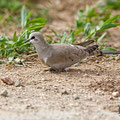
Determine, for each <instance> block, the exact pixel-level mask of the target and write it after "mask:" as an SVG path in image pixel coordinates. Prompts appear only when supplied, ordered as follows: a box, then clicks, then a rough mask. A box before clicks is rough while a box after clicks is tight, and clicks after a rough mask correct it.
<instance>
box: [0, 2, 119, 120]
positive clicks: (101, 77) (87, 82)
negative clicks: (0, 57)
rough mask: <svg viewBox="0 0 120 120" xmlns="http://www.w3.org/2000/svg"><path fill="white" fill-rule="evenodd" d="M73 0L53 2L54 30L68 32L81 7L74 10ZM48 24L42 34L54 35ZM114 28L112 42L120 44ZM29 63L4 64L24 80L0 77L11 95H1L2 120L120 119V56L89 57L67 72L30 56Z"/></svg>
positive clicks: (6, 73)
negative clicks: (50, 69) (11, 82)
mask: <svg viewBox="0 0 120 120" xmlns="http://www.w3.org/2000/svg"><path fill="white" fill-rule="evenodd" d="M86 1H87V0H86ZM88 1H89V2H88V3H89V4H91V3H92V2H90V1H92V0H88ZM58 2H59V1H58ZM81 3H82V7H83V8H84V6H85V4H86V3H87V2H85V3H84V4H83V1H82V0H81V2H80V3H79V4H76V3H75V2H73V0H70V1H69V4H70V5H73V6H77V7H76V8H79V6H80V5H81ZM69 4H68V3H66V2H62V3H61V6H58V7H56V6H57V3H54V6H53V8H52V10H51V11H50V12H51V14H53V15H54V16H55V17H54V18H53V21H52V23H51V25H49V28H51V29H52V28H54V29H55V30H57V31H58V32H61V31H67V30H68V28H69V27H70V26H71V25H72V23H73V22H74V21H73V20H74V17H75V13H76V10H77V9H75V10H73V8H74V7H72V10H71V9H70V7H67V5H68V6H70V5H69ZM65 6H66V7H65ZM63 8H64V9H63ZM55 10H56V11H57V12H55ZM63 16H64V17H63ZM65 16H66V17H65ZM71 16H72V17H71ZM60 18H62V19H60ZM47 28H48V26H47V27H46V28H44V29H43V32H45V31H46V32H47V33H49V34H50V31H49V30H48V29H47ZM111 31H112V32H110V33H111V34H110V36H111V37H110V41H109V45H113V47H115V48H120V44H119V41H118V40H119V38H120V34H119V32H120V29H119V28H115V29H111ZM25 65H26V66H23V67H12V68H11V69H8V67H6V65H4V64H0V76H2V77H9V78H11V79H12V80H14V81H17V80H20V81H21V82H22V85H23V86H21V87H15V85H11V86H10V85H6V84H4V83H3V82H2V81H0V91H2V90H4V89H6V90H7V91H8V97H3V96H0V120H120V116H119V114H118V108H119V106H120V96H118V97H114V96H113V95H112V93H113V92H116V91H118V92H120V69H119V68H120V57H119V56H118V57H116V58H115V60H106V59H105V58H104V57H103V58H96V57H93V58H89V59H86V60H84V61H83V62H81V63H80V64H79V65H78V66H72V67H71V68H70V69H69V70H68V71H67V72H62V73H51V72H44V70H45V69H47V67H45V66H44V65H43V64H42V63H40V62H39V60H38V59H37V58H31V59H30V60H29V62H28V61H26V62H25Z"/></svg>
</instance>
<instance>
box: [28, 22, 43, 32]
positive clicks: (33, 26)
mask: <svg viewBox="0 0 120 120" xmlns="http://www.w3.org/2000/svg"><path fill="white" fill-rule="evenodd" d="M43 26H44V23H41V24H36V25H31V26H30V27H28V28H27V30H30V31H32V30H34V31H39V30H40V29H41V28H43Z"/></svg>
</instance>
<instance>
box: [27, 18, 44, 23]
mask: <svg viewBox="0 0 120 120" xmlns="http://www.w3.org/2000/svg"><path fill="white" fill-rule="evenodd" d="M45 22H46V19H45V18H36V19H33V20H31V21H29V24H31V23H45Z"/></svg>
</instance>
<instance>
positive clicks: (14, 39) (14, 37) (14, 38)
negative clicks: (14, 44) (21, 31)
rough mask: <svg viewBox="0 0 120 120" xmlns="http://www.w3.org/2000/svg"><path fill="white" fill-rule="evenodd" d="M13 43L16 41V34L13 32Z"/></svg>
mask: <svg viewBox="0 0 120 120" xmlns="http://www.w3.org/2000/svg"><path fill="white" fill-rule="evenodd" d="M13 41H17V35H16V32H14V35H13Z"/></svg>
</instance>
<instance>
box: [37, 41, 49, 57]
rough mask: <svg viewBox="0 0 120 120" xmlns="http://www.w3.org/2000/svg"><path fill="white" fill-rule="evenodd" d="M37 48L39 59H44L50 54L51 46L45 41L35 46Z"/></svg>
mask: <svg viewBox="0 0 120 120" xmlns="http://www.w3.org/2000/svg"><path fill="white" fill-rule="evenodd" d="M35 48H36V51H37V53H38V57H39V58H41V59H42V58H44V56H46V54H48V52H49V49H50V45H49V44H48V43H46V42H45V41H42V42H40V43H38V44H35Z"/></svg>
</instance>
